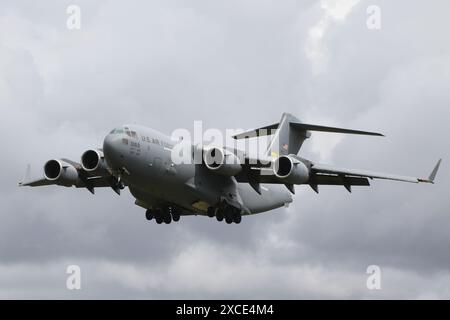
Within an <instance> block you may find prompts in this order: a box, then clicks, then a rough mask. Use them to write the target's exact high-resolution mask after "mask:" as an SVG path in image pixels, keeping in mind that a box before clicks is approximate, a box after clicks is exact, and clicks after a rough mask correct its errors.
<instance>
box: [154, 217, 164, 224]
mask: <svg viewBox="0 0 450 320" xmlns="http://www.w3.org/2000/svg"><path fill="white" fill-rule="evenodd" d="M155 220H156V223H157V224H161V223H162V222H163V218H162V217H161V216H156V217H155Z"/></svg>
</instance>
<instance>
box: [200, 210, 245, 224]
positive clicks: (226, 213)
mask: <svg viewBox="0 0 450 320" xmlns="http://www.w3.org/2000/svg"><path fill="white" fill-rule="evenodd" d="M207 215H208V217H210V218H212V217H214V216H215V217H216V219H217V221H219V222H220V221H223V220H224V219H225V222H226V223H227V224H231V223H233V222H234V223H236V224H239V223H241V220H242V215H241V210H239V209H238V208H235V207H233V206H224V207H219V208H213V207H209V208H208V212H207Z"/></svg>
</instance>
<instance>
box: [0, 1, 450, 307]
mask: <svg viewBox="0 0 450 320" xmlns="http://www.w3.org/2000/svg"><path fill="white" fill-rule="evenodd" d="M324 3H325V2H324ZM342 3H344V4H345V3H346V2H345V1H343V2H342ZM342 3H341V5H342ZM347 3H349V2H347ZM69 4H70V3H69V2H67V3H64V2H59V1H58V2H57V1H46V2H44V3H41V2H40V3H39V4H33V3H28V2H21V1H4V2H2V4H1V5H0V8H1V9H2V10H1V12H2V14H0V30H2V31H0V71H1V72H0V106H1V108H2V111H3V112H2V115H3V118H2V119H3V120H4V121H3V122H2V126H1V129H0V137H1V142H2V150H3V157H1V159H0V164H1V166H2V168H4V169H3V172H4V173H3V175H2V181H3V183H2V184H1V185H0V190H1V193H0V204H1V208H2V209H1V214H0V297H2V298H33V297H39V298H119V297H124V298H198V299H201V298H447V297H448V291H449V284H448V283H449V277H450V270H449V264H450V261H449V257H448V253H447V251H448V250H447V248H448V247H449V245H450V238H449V235H448V231H447V230H448V229H449V227H450V217H449V216H448V214H447V208H448V207H449V200H448V197H447V190H449V187H450V186H449V185H448V181H449V179H450V177H449V173H448V170H447V169H446V164H445V163H446V162H445V161H444V163H443V166H442V168H441V172H440V173H439V176H438V181H437V184H435V185H419V186H418V185H409V184H400V183H393V182H383V181H374V182H373V183H372V187H371V188H367V189H362V188H360V189H358V188H355V190H354V192H353V193H352V194H351V195H350V194H348V193H347V192H346V191H345V189H343V188H332V187H328V188H327V187H323V188H322V189H321V193H320V194H319V195H316V194H315V193H314V192H313V191H312V190H310V188H309V187H305V186H301V187H297V195H296V196H295V202H294V203H293V205H292V206H291V207H290V208H288V209H279V210H276V211H273V212H270V213H265V214H261V215H258V216H253V217H249V218H246V219H244V221H243V223H242V224H241V225H239V226H234V225H232V226H228V225H225V224H219V223H217V222H215V221H214V220H208V219H206V218H201V217H198V218H195V217H188V218H186V219H183V220H182V222H181V223H179V224H172V225H170V226H164V225H162V226H158V225H156V224H154V223H150V224H149V223H147V222H146V220H145V219H144V212H143V210H142V209H141V208H139V207H136V206H134V204H133V199H132V197H131V195H130V194H129V193H128V192H125V193H124V195H122V196H121V197H117V196H116V195H115V194H114V193H113V192H112V191H111V190H98V192H97V194H96V196H92V195H90V194H89V193H88V192H87V191H85V190H75V189H65V188H57V187H49V188H43V189H19V188H18V187H17V182H18V181H19V180H20V179H21V178H22V176H23V173H24V170H25V166H26V164H27V163H32V165H33V173H34V174H35V175H38V174H39V173H40V166H41V165H42V164H43V163H44V162H45V161H46V160H48V159H49V158H53V157H68V158H73V159H74V160H77V159H78V158H79V157H80V155H81V154H82V152H83V151H84V150H86V149H88V148H91V147H96V146H99V145H101V143H102V139H103V137H104V135H105V134H106V133H107V132H108V131H109V130H110V129H111V128H113V127H115V126H117V125H119V124H122V123H130V122H131V123H135V122H136V123H141V124H145V125H148V126H151V127H154V128H156V129H158V130H161V131H163V132H166V133H170V132H171V131H172V130H173V129H175V128H178V127H186V128H192V126H193V121H194V120H203V121H204V126H205V127H218V128H221V129H225V128H248V127H254V126H258V125H262V124H267V123H272V122H274V121H275V120H276V119H278V118H279V117H280V115H281V112H283V111H288V112H292V113H294V114H296V115H298V116H299V117H300V118H302V119H305V121H317V122H321V123H324V124H333V125H340V126H346V127H354V128H367V129H373V130H379V131H382V132H384V133H386V134H387V137H386V138H383V139H376V138H367V137H366V138H364V137H350V136H348V137H339V138H336V137H333V136H329V135H325V134H319V133H317V134H315V135H314V136H313V137H312V138H311V139H310V141H308V143H306V144H305V145H304V148H303V149H302V151H301V154H302V155H303V156H305V157H307V158H311V159H320V160H322V161H325V162H330V163H333V164H336V165H342V166H348V167H361V168H367V169H374V170H375V169H376V170H379V171H386V172H394V173H400V174H409V175H421V174H422V175H427V174H428V173H429V172H428V171H429V170H431V168H432V165H433V164H434V162H435V161H436V160H437V159H438V158H439V157H443V158H444V160H445V159H447V158H449V157H448V147H447V146H448V143H447V137H448V136H449V133H450V132H449V131H450V129H448V125H447V122H448V121H447V119H448V117H449V111H448V105H450V94H449V93H448V88H449V85H450V72H449V70H450V59H449V54H450V52H449V50H450V45H449V43H448V41H445V40H444V39H443V37H442V34H443V33H444V32H445V31H446V30H448V27H449V25H448V24H449V22H448V19H446V16H445V15H446V13H447V12H448V10H449V9H450V7H449V5H448V4H447V2H445V1H436V2H434V3H433V4H427V3H421V2H416V3H411V2H410V1H409V2H408V1H396V2H395V3H393V2H392V1H377V3H376V4H377V5H379V6H380V8H381V9H382V19H383V20H382V23H383V24H382V29H381V30H380V31H369V30H368V29H367V28H366V24H365V22H366V18H367V14H366V8H367V6H368V5H369V4H372V3H368V2H365V1H360V2H359V3H358V4H356V5H355V6H353V7H352V8H351V10H349V12H348V14H347V15H346V17H345V19H343V20H336V19H334V18H332V17H331V18H330V17H329V16H327V15H326V12H325V10H324V9H323V8H321V6H320V3H318V2H316V1H285V2H283V3H282V4H281V3H274V2H273V1H268V0H267V1H244V2H242V1H239V2H238V1H215V2H211V1H210V2H208V3H205V2H200V1H188V2H186V1H151V2H146V3H143V2H139V1H131V2H127V3H126V4H124V3H123V2H120V1H108V2H102V3H92V2H91V1H79V3H78V4H79V5H80V7H81V9H82V28H81V30H79V31H69V30H67V29H66V24H65V23H66V21H65V19H66V17H67V15H66V13H65V10H66V7H67V5H69ZM323 19H328V20H327V23H328V27H327V29H326V32H325V33H324V35H323V37H321V38H320V39H319V40H317V39H315V40H314V41H316V40H317V42H314V45H315V47H314V48H315V50H319V51H318V52H319V53H320V54H323V55H324V57H325V58H326V59H325V60H320V59H322V58H320V57H321V55H320V54H319V58H320V59H319V62H320V63H319V66H320V69H321V71H320V72H319V73H317V72H315V71H317V70H314V61H313V60H311V59H313V58H311V55H309V53H308V50H311V47H308V44H311V41H312V40H311V33H310V31H311V28H313V27H314V26H317V25H318V23H319V22H320V21H322V20H323ZM419 22H420V23H419ZM316 53H317V52H316ZM174 115H175V116H174ZM68 264H79V265H80V266H81V267H82V275H83V278H82V279H83V289H82V290H81V291H80V292H69V291H68V290H66V289H65V279H66V274H65V268H66V266H67V265H68ZM372 264H377V265H380V267H381V268H382V277H383V278H382V288H383V289H382V290H380V291H369V290H367V289H366V287H365V283H366V279H367V275H366V273H365V271H366V268H367V266H369V265H372Z"/></svg>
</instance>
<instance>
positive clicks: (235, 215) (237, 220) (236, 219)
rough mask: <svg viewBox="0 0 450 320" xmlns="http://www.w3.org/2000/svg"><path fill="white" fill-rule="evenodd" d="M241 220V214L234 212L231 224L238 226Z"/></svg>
mask: <svg viewBox="0 0 450 320" xmlns="http://www.w3.org/2000/svg"><path fill="white" fill-rule="evenodd" d="M241 220H242V216H241V214H240V213H239V212H236V213H235V214H234V216H233V222H234V223H237V224H239V223H241Z"/></svg>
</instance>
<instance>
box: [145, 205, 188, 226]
mask: <svg viewBox="0 0 450 320" xmlns="http://www.w3.org/2000/svg"><path fill="white" fill-rule="evenodd" d="M180 216H181V212H180V211H179V210H178V209H177V208H175V207H172V206H167V207H163V208H155V209H153V210H152V209H147V211H146V212H145V218H146V219H147V220H152V219H155V221H156V223H157V224H161V223H163V222H164V223H165V224H169V223H171V222H172V221H174V222H177V221H179V220H180Z"/></svg>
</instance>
